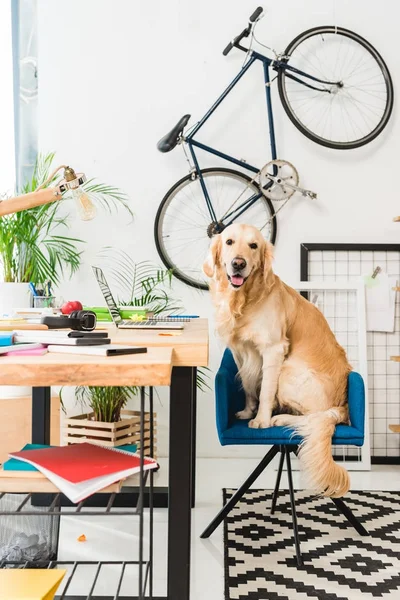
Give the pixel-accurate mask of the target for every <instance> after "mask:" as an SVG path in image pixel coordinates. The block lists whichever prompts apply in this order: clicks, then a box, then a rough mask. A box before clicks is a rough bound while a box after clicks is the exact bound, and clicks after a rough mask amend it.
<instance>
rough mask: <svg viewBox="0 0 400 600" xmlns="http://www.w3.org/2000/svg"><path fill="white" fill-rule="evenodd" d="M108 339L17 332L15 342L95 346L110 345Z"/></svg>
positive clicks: (52, 333) (43, 332)
mask: <svg viewBox="0 0 400 600" xmlns="http://www.w3.org/2000/svg"><path fill="white" fill-rule="evenodd" d="M110 341H111V340H110V338H107V337H68V334H67V332H61V331H55V332H53V331H51V330H49V331H34V330H32V331H29V330H26V331H15V333H14V342H17V343H27V342H37V343H41V344H59V345H61V344H62V345H63V346H64V345H65V346H92V345H93V346H94V345H106V344H109V343H110Z"/></svg>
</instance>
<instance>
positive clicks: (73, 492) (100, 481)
mask: <svg viewBox="0 0 400 600" xmlns="http://www.w3.org/2000/svg"><path fill="white" fill-rule="evenodd" d="M10 457H13V458H17V459H19V460H22V461H25V462H27V463H29V464H31V465H34V466H35V467H36V468H37V469H38V470H39V471H41V472H42V473H43V474H44V475H46V477H47V478H48V479H50V481H52V482H53V483H54V484H55V485H56V486H57V487H58V488H59V489H60V491H61V492H63V493H64V494H65V495H66V496H67V497H68V498H69V499H70V500H71V501H72V502H80V501H81V500H83V499H84V498H87V496H90V495H91V494H93V493H95V492H97V491H98V490H101V489H102V488H103V487H106V486H107V485H110V484H111V483H114V482H115V481H119V480H120V479H123V478H124V477H128V476H129V475H133V474H134V473H138V472H139V471H140V457H139V455H138V454H132V453H130V452H124V451H122V450H118V449H116V448H104V447H103V446H97V445H95V444H89V443H83V444H73V445H71V446H59V447H53V448H44V449H38V450H23V451H21V452H13V453H11V454H10ZM157 466H158V465H157V462H156V461H155V460H153V459H152V458H145V459H144V467H143V468H144V469H145V470H147V469H154V468H157Z"/></svg>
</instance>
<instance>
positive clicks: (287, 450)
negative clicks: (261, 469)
mask: <svg viewBox="0 0 400 600" xmlns="http://www.w3.org/2000/svg"><path fill="white" fill-rule="evenodd" d="M290 452H291V450H290V448H288V447H287V446H286V447H285V455H286V466H287V474H288V482H289V494H290V507H291V509H292V521H293V536H294V545H295V548H296V558H297V566H298V567H302V566H303V558H302V556H301V550H300V540H299V530H298V527H297V515H296V503H295V499H294V488H293V478H292V464H291V461H290Z"/></svg>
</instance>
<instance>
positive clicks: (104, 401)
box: [75, 386, 138, 423]
mask: <svg viewBox="0 0 400 600" xmlns="http://www.w3.org/2000/svg"><path fill="white" fill-rule="evenodd" d="M137 391H138V388H136V387H133V386H119V387H109V386H106V387H103V386H86V387H85V386H79V387H77V388H76V390H75V397H76V400H77V402H78V403H79V404H81V405H82V406H84V407H88V408H90V410H91V411H92V412H93V414H94V420H95V421H103V422H104V423H117V422H118V421H120V420H121V410H122V409H123V408H125V406H126V404H127V402H128V400H129V399H130V398H133V396H135V395H136V394H137Z"/></svg>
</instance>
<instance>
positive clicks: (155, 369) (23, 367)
mask: <svg viewBox="0 0 400 600" xmlns="http://www.w3.org/2000/svg"><path fill="white" fill-rule="evenodd" d="M167 339H171V338H167ZM172 351H173V349H172V348H171V347H169V348H168V347H165V348H148V351H147V352H146V353H145V354H130V355H123V356H109V357H103V356H85V355H82V354H55V353H54V354H53V353H50V352H49V353H48V354H45V355H42V356H3V357H0V385H22V386H24V385H28V386H37V387H41V386H52V385H71V386H74V385H138V386H142V385H143V386H147V385H153V386H155V385H170V383H171V371H172Z"/></svg>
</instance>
